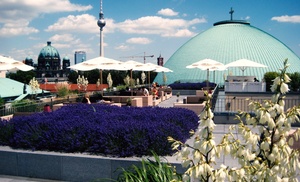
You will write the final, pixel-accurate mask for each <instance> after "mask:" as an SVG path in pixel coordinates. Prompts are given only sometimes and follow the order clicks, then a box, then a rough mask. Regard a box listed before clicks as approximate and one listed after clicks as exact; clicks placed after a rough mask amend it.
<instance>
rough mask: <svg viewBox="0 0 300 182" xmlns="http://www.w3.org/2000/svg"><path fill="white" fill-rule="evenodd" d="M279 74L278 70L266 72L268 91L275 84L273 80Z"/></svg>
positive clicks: (265, 78)
mask: <svg viewBox="0 0 300 182" xmlns="http://www.w3.org/2000/svg"><path fill="white" fill-rule="evenodd" d="M278 75H279V73H278V72H267V73H265V74H264V80H265V82H266V91H271V89H270V88H271V85H272V84H273V81H272V80H274V79H275V78H276V77H277V76H278Z"/></svg>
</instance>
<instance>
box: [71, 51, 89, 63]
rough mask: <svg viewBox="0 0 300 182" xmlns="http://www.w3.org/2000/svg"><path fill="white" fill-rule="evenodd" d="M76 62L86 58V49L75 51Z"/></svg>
mask: <svg viewBox="0 0 300 182" xmlns="http://www.w3.org/2000/svg"><path fill="white" fill-rule="evenodd" d="M74 59H75V60H74V63H75V64H78V63H81V62H83V61H85V60H86V53H85V52H84V51H75V55H74Z"/></svg>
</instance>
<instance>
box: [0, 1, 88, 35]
mask: <svg viewBox="0 0 300 182" xmlns="http://www.w3.org/2000/svg"><path fill="white" fill-rule="evenodd" d="M90 9H92V6H91V5H87V6H83V5H79V4H72V3H71V2H70V1H69V0H47V1H37V0H17V1H12V0H1V1H0V23H3V26H2V28H1V29H0V32H1V33H0V36H9V37H10V36H18V35H28V34H31V33H37V32H39V30H37V29H36V28H34V27H29V22H30V21H31V20H33V19H34V18H37V17H39V16H40V15H42V14H45V13H56V12H71V11H86V10H90Z"/></svg>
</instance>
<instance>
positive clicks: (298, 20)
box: [271, 15, 300, 23]
mask: <svg viewBox="0 0 300 182" xmlns="http://www.w3.org/2000/svg"><path fill="white" fill-rule="evenodd" d="M271 20H274V21H278V22H287V23H300V15H294V16H288V15H284V16H275V17H272V18H271Z"/></svg>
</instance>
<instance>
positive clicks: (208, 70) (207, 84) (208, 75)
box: [206, 69, 209, 91]
mask: <svg viewBox="0 0 300 182" xmlns="http://www.w3.org/2000/svg"><path fill="white" fill-rule="evenodd" d="M208 78H209V69H207V79H206V89H207V91H208V90H209V89H208Z"/></svg>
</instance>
